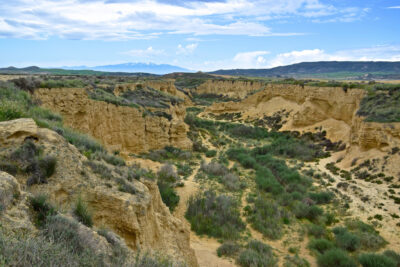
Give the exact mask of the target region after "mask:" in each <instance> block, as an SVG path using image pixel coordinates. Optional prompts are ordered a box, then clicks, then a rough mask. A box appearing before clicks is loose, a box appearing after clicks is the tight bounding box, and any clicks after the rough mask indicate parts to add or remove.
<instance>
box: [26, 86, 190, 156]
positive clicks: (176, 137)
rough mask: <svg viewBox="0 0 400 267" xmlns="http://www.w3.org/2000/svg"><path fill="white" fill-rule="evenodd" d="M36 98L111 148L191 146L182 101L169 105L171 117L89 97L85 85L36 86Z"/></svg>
mask: <svg viewBox="0 0 400 267" xmlns="http://www.w3.org/2000/svg"><path fill="white" fill-rule="evenodd" d="M34 97H35V98H37V99H38V100H40V102H41V103H42V105H43V106H44V107H46V108H49V109H50V110H52V111H55V112H57V113H59V114H61V115H62V116H63V119H64V123H65V124H66V125H68V126H70V127H72V128H74V129H77V130H79V131H81V132H83V133H87V134H89V135H91V136H93V137H95V138H96V139H98V140H100V141H101V142H102V143H103V144H104V145H105V146H106V147H107V148H109V149H110V150H119V151H121V152H123V153H141V152H146V151H149V150H153V149H160V148H163V147H165V146H175V147H178V148H182V149H190V148H191V145H192V144H191V141H190V140H189V139H188V138H187V135H186V133H187V131H188V127H187V125H186V124H185V123H184V122H183V119H184V116H185V108H184V105H175V106H172V105H171V106H170V108H169V110H166V112H168V113H169V114H170V115H171V117H172V119H171V120H169V119H168V118H165V117H162V116H152V115H146V114H145V113H144V110H143V109H140V108H133V107H127V106H116V105H114V104H109V103H106V102H102V101H95V100H92V99H89V97H88V94H87V92H86V90H85V89H73V88H62V89H39V90H36V91H35V95H34Z"/></svg>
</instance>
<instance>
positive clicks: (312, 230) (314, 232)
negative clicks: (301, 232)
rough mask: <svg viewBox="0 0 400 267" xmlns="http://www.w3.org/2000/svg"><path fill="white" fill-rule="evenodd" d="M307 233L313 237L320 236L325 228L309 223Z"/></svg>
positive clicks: (324, 232)
mask: <svg viewBox="0 0 400 267" xmlns="http://www.w3.org/2000/svg"><path fill="white" fill-rule="evenodd" d="M307 231H308V234H309V235H311V236H313V237H315V238H322V237H324V236H325V235H326V229H325V227H323V226H322V225H317V224H309V225H308V226H307Z"/></svg>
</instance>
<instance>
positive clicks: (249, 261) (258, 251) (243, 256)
mask: <svg viewBox="0 0 400 267" xmlns="http://www.w3.org/2000/svg"><path fill="white" fill-rule="evenodd" d="M237 263H238V264H239V265H240V266H243V267H253V266H262V267H264V266H265V267H269V266H271V267H272V266H276V264H277V260H276V258H275V257H274V255H273V253H272V249H271V247H270V246H268V245H266V244H264V243H262V242H260V241H256V240H252V241H250V242H249V244H248V245H247V249H246V250H244V251H242V252H241V253H240V254H239V257H238V259H237Z"/></svg>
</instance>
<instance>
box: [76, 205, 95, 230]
mask: <svg viewBox="0 0 400 267" xmlns="http://www.w3.org/2000/svg"><path fill="white" fill-rule="evenodd" d="M74 215H75V216H76V217H77V219H78V220H79V221H80V222H81V223H83V224H84V225H86V226H88V227H92V226H93V220H92V214H91V213H90V211H89V209H88V206H87V205H86V203H85V202H83V200H82V199H81V198H78V200H77V201H76V204H75V208H74Z"/></svg>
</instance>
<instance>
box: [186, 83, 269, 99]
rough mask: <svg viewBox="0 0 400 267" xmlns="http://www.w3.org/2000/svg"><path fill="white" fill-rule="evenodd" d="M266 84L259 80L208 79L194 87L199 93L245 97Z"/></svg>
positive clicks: (194, 90)
mask: <svg viewBox="0 0 400 267" xmlns="http://www.w3.org/2000/svg"><path fill="white" fill-rule="evenodd" d="M264 86H265V84H264V83H262V82H257V81H230V80H207V81H206V82H204V83H203V84H201V85H199V86H197V87H196V88H195V89H193V92H196V93H197V94H217V95H221V94H222V95H224V96H228V97H232V98H240V99H243V98H245V97H246V96H247V95H248V94H249V93H254V92H256V91H258V90H261V89H262V88H264Z"/></svg>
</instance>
